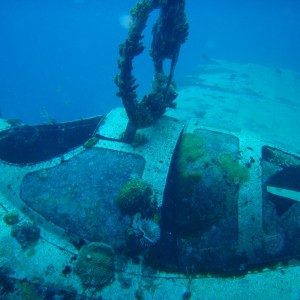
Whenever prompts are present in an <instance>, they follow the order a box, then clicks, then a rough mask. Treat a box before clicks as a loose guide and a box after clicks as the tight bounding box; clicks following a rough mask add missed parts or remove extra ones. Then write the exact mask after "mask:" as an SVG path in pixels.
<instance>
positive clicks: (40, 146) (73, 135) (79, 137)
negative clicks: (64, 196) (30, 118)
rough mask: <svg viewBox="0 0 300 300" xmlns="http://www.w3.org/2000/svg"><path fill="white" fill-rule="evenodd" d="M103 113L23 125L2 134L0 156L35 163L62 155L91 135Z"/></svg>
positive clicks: (19, 161)
mask: <svg viewBox="0 0 300 300" xmlns="http://www.w3.org/2000/svg"><path fill="white" fill-rule="evenodd" d="M102 119H103V116H97V117H93V118H89V119H81V120H76V121H72V122H67V123H57V124H43V125H36V126H29V125H20V126H15V127H13V128H10V129H8V130H5V131H3V132H2V133H1V136H0V159H1V160H3V161H5V162H8V163H13V164H32V163H38V162H41V161H45V160H48V159H50V158H53V157H56V156H59V155H62V154H63V153H66V152H68V151H70V150H71V149H73V148H76V147H78V146H80V145H82V144H83V143H84V142H85V141H87V140H88V139H89V138H91V137H92V136H93V134H94V132H95V130H96V129H97V128H98V126H99V123H100V121H101V120H102Z"/></svg>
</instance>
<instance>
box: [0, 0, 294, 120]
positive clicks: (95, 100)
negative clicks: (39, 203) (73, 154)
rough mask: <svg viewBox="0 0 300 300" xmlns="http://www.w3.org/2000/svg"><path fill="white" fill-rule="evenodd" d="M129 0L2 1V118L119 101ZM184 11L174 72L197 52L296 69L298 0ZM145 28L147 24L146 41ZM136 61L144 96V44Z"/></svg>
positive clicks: (217, 2)
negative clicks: (185, 32)
mask: <svg viewBox="0 0 300 300" xmlns="http://www.w3.org/2000/svg"><path fill="white" fill-rule="evenodd" d="M135 2H136V1H133V0H128V1H121V0H109V1H108V0H102V1H101V0H60V1H58V0H53V1H38V0H28V1H23V0H14V1H9V0H2V1H1V2H0V45H1V47H0V111H1V113H2V115H3V117H5V118H14V119H15V118H18V119H22V120H23V121H24V122H26V123H39V122H42V121H43V116H42V115H45V114H49V115H50V116H51V117H53V118H55V119H56V120H58V121H67V120H72V119H76V118H81V117H89V116H93V115H97V114H105V113H107V112H108V111H109V110H110V109H112V108H114V107H116V106H121V105H122V103H121V100H120V99H119V98H118V97H116V95H115V94H116V91H117V88H116V86H115V84H114V81H113V79H114V76H115V74H117V72H118V70H117V59H118V47H119V44H120V43H121V42H122V41H123V40H124V39H125V38H126V36H127V29H126V15H127V14H128V12H129V10H130V8H131V7H132V6H133V5H134V4H135ZM186 12H187V16H188V21H189V23H190V35H189V39H188V41H187V42H186V44H184V45H183V47H182V51H181V54H180V58H179V62H178V65H177V69H176V74H175V75H176V78H177V79H180V78H183V77H184V76H185V75H187V74H188V73H189V72H191V71H192V70H193V69H194V68H195V66H196V65H198V64H199V63H201V62H202V61H203V55H206V56H209V57H213V58H217V59H225V60H230V61H234V62H241V63H248V62H250V63H258V64H266V65H275V66H278V67H279V68H290V69H294V70H297V71H300V58H299V53H300V35H299V28H300V2H299V1H296V0H285V1H283V0H277V1H275V0H274V1H271V0H268V1H257V0H256V1H236V0H230V1H221V0H212V1H208V0H203V1H200V0H199V1H196V0H187V1H186ZM153 19H155V16H154V18H153ZM124 23H125V24H124ZM150 23H151V21H150ZM150 29H151V26H150V24H149V28H148V29H147V30H146V32H145V35H146V37H145V42H146V44H148V45H149V43H150V40H151V30H150ZM135 68H136V69H135V75H136V77H137V78H138V81H139V82H140V83H141V88H140V89H139V93H140V94H141V95H142V94H144V93H146V92H147V89H148V88H149V82H150V81H151V78H152V76H153V70H152V63H151V59H150V57H149V55H148V51H147V50H146V51H144V54H143V55H142V56H141V57H139V58H138V59H137V60H136V64H135Z"/></svg>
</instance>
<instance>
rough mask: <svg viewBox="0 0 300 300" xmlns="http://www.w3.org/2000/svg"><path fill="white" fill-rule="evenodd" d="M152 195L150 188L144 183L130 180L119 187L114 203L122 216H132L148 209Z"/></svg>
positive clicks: (138, 180) (140, 180) (139, 180)
mask: <svg viewBox="0 0 300 300" xmlns="http://www.w3.org/2000/svg"><path fill="white" fill-rule="evenodd" d="M152 195H153V192H152V188H151V186H150V185H149V184H148V183H147V182H146V181H144V180H142V179H131V180H129V181H127V182H126V183H125V184H124V185H123V186H122V187H121V189H120V191H119V194H118V195H117V197H116V199H115V202H116V204H117V205H118V206H119V208H120V210H121V212H122V213H123V214H129V215H134V214H135V213H137V212H141V211H145V210H147V209H148V208H149V207H150V204H151V199H152Z"/></svg>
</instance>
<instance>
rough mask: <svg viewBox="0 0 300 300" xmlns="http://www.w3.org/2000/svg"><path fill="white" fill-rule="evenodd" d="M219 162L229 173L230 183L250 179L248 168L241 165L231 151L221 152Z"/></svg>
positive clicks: (239, 182) (241, 182)
mask: <svg viewBox="0 0 300 300" xmlns="http://www.w3.org/2000/svg"><path fill="white" fill-rule="evenodd" d="M218 162H219V165H220V167H221V168H222V169H223V170H224V171H225V172H226V173H227V176H228V182H229V183H233V184H243V183H245V182H247V181H248V180H249V178H250V175H249V170H248V168H246V167H245V166H243V165H241V164H240V163H239V161H238V160H237V159H235V158H234V157H233V156H232V155H231V154H230V153H228V152H222V153H220V155H219V157H218Z"/></svg>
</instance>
